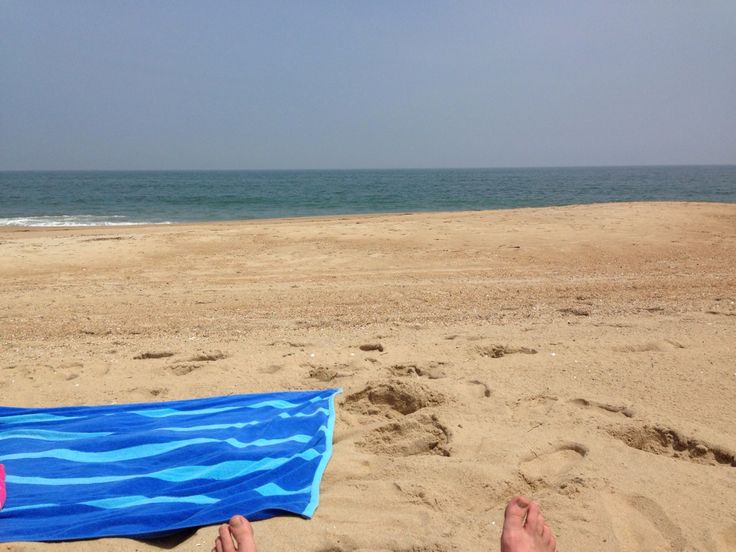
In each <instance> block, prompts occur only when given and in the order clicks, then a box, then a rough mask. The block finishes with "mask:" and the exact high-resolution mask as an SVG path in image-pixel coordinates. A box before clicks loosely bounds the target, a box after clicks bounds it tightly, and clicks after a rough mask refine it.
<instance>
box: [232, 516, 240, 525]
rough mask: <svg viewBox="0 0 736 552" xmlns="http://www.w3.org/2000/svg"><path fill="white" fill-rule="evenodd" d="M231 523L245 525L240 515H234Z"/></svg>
mask: <svg viewBox="0 0 736 552" xmlns="http://www.w3.org/2000/svg"><path fill="white" fill-rule="evenodd" d="M230 523H231V524H232V525H243V518H242V517H240V516H234V517H233V519H232V520H230Z"/></svg>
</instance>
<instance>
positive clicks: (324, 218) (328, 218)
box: [0, 200, 736, 234]
mask: <svg viewBox="0 0 736 552" xmlns="http://www.w3.org/2000/svg"><path fill="white" fill-rule="evenodd" d="M609 205H621V206H627V205H628V206H636V205H660V206H672V205H693V206H705V205H715V206H724V207H725V206H731V205H736V202H733V203H730V202H723V201H690V200H682V201H674V200H669V201H661V200H653V201H610V202H603V203H573V204H561V205H544V206H529V207H498V208H495V209H477V210H458V211H377V212H370V213H341V214H331V215H303V216H291V217H271V218H250V219H223V220H194V221H173V222H170V221H166V222H142V223H138V222H132V223H118V224H114V225H105V224H98V225H94V224H91V225H77V226H74V225H70V226H10V225H8V226H0V234H2V233H4V232H8V233H13V232H28V231H32V232H37V231H47V230H49V231H70V230H73V231H78V230H87V229H89V230H91V231H102V230H109V231H116V230H117V231H122V230H126V229H133V228H137V229H141V230H151V229H154V228H157V227H164V228H169V229H173V228H176V227H192V226H205V227H206V226H213V225H239V224H258V223H289V222H299V221H304V222H309V221H314V222H320V221H321V222H332V221H336V220H350V219H366V220H370V219H372V218H384V217H407V216H425V215H427V216H432V215H436V216H447V215H452V216H455V215H458V216H463V215H465V216H472V215H478V214H481V215H482V214H491V213H498V212H505V211H531V210H543V209H568V208H569V209H575V208H587V207H591V208H600V207H606V206H609Z"/></svg>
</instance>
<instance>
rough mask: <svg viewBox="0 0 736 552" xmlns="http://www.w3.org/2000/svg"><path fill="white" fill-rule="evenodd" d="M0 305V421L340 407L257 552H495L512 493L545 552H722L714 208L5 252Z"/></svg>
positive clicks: (214, 235) (544, 213) (143, 238)
mask: <svg viewBox="0 0 736 552" xmlns="http://www.w3.org/2000/svg"><path fill="white" fill-rule="evenodd" d="M0 282H2V284H1V285H0V386H1V387H2V389H3V399H2V404H3V405H6V406H34V407H40V406H61V405H82V404H103V403H124V402H139V401H161V400H174V399H184V398H193V397H205V396H211V395H221V394H230V393H248V392H261V391H275V390H290V389H314V388H323V387H341V388H342V389H343V393H342V394H340V395H339V396H338V399H337V424H336V431H335V447H334V456H333V458H332V460H331V462H330V464H329V466H328V468H327V471H326V473H325V477H324V479H323V483H322V487H321V502H320V506H319V508H318V509H317V513H316V515H315V517H314V519H312V520H310V521H305V520H302V519H298V518H292V517H279V518H274V519H271V520H267V521H262V522H257V523H256V524H255V531H256V538H257V541H258V543H259V546H260V550H261V551H263V552H268V551H289V550H304V551H313V552H318V551H319V552H328V551H357V550H390V551H407V552H408V551H415V552H419V551H427V552H429V551H433V552H440V551H450V550H457V551H476V550H477V551H485V550H497V549H498V539H499V535H500V528H501V520H502V513H503V507H504V504H505V502H506V501H507V500H508V499H509V498H510V497H512V496H514V495H516V494H525V495H528V496H532V497H534V498H536V499H537V500H539V501H540V502H541V504H542V507H543V509H544V511H545V515H546V518H547V519H548V521H549V523H550V525H551V526H552V527H553V528H554V530H555V532H556V534H557V537H558V542H559V549H560V550H561V551H633V550H643V551H644V550H646V551H660V550H662V551H668V550H673V551H691V550H698V551H730V550H735V549H736V460H735V459H734V453H735V452H736V424H734V420H736V402H735V401H734V397H736V362H735V361H736V345H734V344H736V205H734V204H716V203H620V204H607V205H588V206H572V207H554V208H543V209H515V210H501V211H478V212H459V213H421V214H401V215H366V216H345V217H329V218H304V219H290V220H262V221H247V222H228V223H208V224H184V225H162V226H130V227H129V226H125V227H122V226H121V227H101V228H60V229H28V228H13V229H9V228H5V229H2V230H0ZM366 349H367V350H366ZM233 513H236V512H233ZM215 536H216V528H215V527H203V528H200V529H198V530H197V531H196V532H192V533H189V534H186V535H180V536H177V537H172V538H169V539H164V540H162V541H146V542H144V541H138V540H130V539H105V540H102V541H84V542H74V543H61V544H42V543H22V544H9V545H8V544H6V545H0V550H13V551H45V550H64V551H70V552H71V551H75V552H76V551H81V552H87V551H93V550H94V551H98V550H113V551H120V552H133V551H155V550H162V549H167V550H168V549H171V550H176V551H184V550H187V551H188V550H203V551H204V550H207V551H209V549H210V548H211V546H212V541H213V539H214V538H215Z"/></svg>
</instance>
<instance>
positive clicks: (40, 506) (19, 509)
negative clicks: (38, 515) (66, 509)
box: [0, 504, 61, 516]
mask: <svg viewBox="0 0 736 552" xmlns="http://www.w3.org/2000/svg"><path fill="white" fill-rule="evenodd" d="M54 506H61V504H30V505H28V506H14V507H11V508H3V509H2V510H1V511H0V516H2V514H5V513H7V512H20V511H21V510H35V509H36V508H53V507H54Z"/></svg>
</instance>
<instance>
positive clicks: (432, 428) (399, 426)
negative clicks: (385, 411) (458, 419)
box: [357, 413, 450, 456]
mask: <svg viewBox="0 0 736 552" xmlns="http://www.w3.org/2000/svg"><path fill="white" fill-rule="evenodd" d="M449 442H450V431H449V430H448V428H447V427H446V426H445V425H443V424H442V423H440V421H439V419H438V418H437V417H436V416H433V415H429V414H425V413H419V414H416V415H412V416H411V417H406V418H404V419H402V420H399V421H395V422H391V423H388V424H384V425H382V426H380V427H378V428H376V429H374V430H372V431H370V432H368V433H367V434H366V435H365V437H363V439H361V440H360V441H359V442H358V443H357V444H358V446H359V447H361V448H365V449H366V450H369V451H370V452H373V453H374V454H382V455H386V456H415V455H417V454H437V455H440V456H450V450H449V448H448V444H449Z"/></svg>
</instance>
